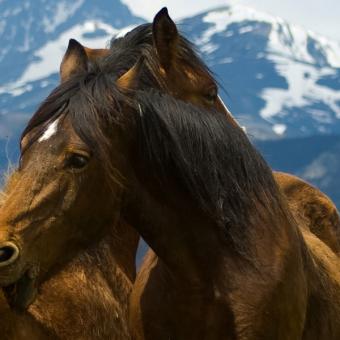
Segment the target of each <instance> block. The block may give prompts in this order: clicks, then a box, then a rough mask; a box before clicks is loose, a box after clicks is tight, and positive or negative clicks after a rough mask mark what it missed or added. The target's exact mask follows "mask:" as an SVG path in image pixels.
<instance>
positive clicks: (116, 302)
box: [0, 42, 139, 340]
mask: <svg viewBox="0 0 340 340" xmlns="http://www.w3.org/2000/svg"><path fill="white" fill-rule="evenodd" d="M72 49H73V45H72V42H71V44H70V46H69V48H68V51H67V52H66V55H65V57H64V59H63V63H62V65H61V79H62V81H63V82H64V81H65V77H66V76H70V75H69V74H68V73H67V65H69V64H70V63H72V56H71V57H70V56H69V55H70V54H71V55H72V52H70V51H72ZM94 52H95V53H94ZM86 53H87V54H88V57H89V58H91V56H93V55H94V54H95V57H96V58H98V57H99V54H100V55H102V51H101V50H90V49H86ZM17 177H18V176H17V175H16V174H14V175H12V176H11V177H10V178H9V180H8V184H7V189H6V191H11V190H12V188H14V187H15V188H17V186H18V184H17ZM13 190H14V189H13ZM4 197H6V195H5V196H4ZM109 224H110V223H109ZM112 224H113V225H115V227H114V228H111V227H112V226H111V225H108V227H107V229H108V230H109V233H108V235H107V236H105V238H103V239H102V240H101V241H100V242H99V243H96V244H94V245H92V246H91V247H89V248H87V249H86V250H84V251H81V252H80V253H79V254H76V256H75V257H74V258H73V259H72V260H71V261H70V262H69V263H67V264H66V267H63V268H62V270H58V269H56V270H55V271H54V272H53V273H50V277H49V279H48V280H47V281H46V282H44V284H43V285H42V286H41V287H40V290H39V294H38V295H36V292H35V287H29V290H28V292H27V288H25V287H24V286H23V285H25V284H27V282H25V280H22V282H21V283H19V284H17V285H16V287H14V286H13V287H10V288H7V298H8V300H9V301H10V303H11V304H12V305H13V307H15V308H14V309H20V310H22V309H24V308H26V307H27V306H28V304H29V303H30V302H33V299H34V298H36V299H35V301H34V303H33V304H32V305H31V306H30V307H29V308H28V310H27V311H25V312H24V313H17V312H16V311H15V310H12V309H10V307H9V306H8V304H7V302H6V301H5V299H4V296H2V294H0V329H1V334H2V338H4V339H10V340H13V339H15V340H19V339H20V340H21V339H54V338H56V339H122V340H123V339H124V340H125V339H128V338H129V337H130V335H129V330H128V327H127V306H128V296H129V293H130V291H131V287H132V283H133V281H134V279H135V264H134V262H135V254H136V249H137V244H138V238H139V237H138V234H137V233H136V231H134V230H133V229H132V228H131V227H129V226H128V225H126V224H124V222H123V221H121V222H120V223H119V224H115V223H112ZM8 246H9V247H8V248H6V247H5V249H3V251H2V253H1V257H3V256H4V257H6V256H8V254H7V253H6V252H8V251H9V252H10V249H11V248H10V246H11V245H10V244H9V245H8ZM14 289H15V290H14ZM25 289H26V291H25ZM13 293H14V294H13ZM27 293H28V294H27Z"/></svg>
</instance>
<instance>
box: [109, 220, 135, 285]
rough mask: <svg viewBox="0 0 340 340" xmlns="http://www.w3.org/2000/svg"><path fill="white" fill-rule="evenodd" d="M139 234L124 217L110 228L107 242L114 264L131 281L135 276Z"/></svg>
mask: <svg viewBox="0 0 340 340" xmlns="http://www.w3.org/2000/svg"><path fill="white" fill-rule="evenodd" d="M138 241H139V235H138V233H137V232H136V230H135V229H134V228H132V227H131V226H130V225H129V224H128V223H127V222H126V221H125V220H124V219H121V220H120V221H119V222H118V224H117V225H115V227H114V228H113V229H111V231H110V234H109V237H108V241H107V242H108V244H109V247H110V252H111V254H112V257H113V258H114V260H115V262H116V265H117V266H118V267H120V268H121V270H122V271H123V272H124V273H125V274H126V275H127V276H128V278H129V279H130V280H131V282H133V281H134V279H135V276H136V265H135V258H136V252H137V247H138Z"/></svg>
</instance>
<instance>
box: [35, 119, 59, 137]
mask: <svg viewBox="0 0 340 340" xmlns="http://www.w3.org/2000/svg"><path fill="white" fill-rule="evenodd" d="M58 122H59V118H58V119H56V120H55V121H54V122H52V123H51V124H50V125H49V126H48V127H47V129H46V131H45V132H44V134H43V135H42V136H41V137H40V138H39V140H38V141H39V142H43V141H44V140H48V139H50V138H51V137H52V136H53V135H54V134H55V133H56V132H57V130H58Z"/></svg>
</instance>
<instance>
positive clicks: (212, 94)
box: [205, 87, 217, 104]
mask: <svg viewBox="0 0 340 340" xmlns="http://www.w3.org/2000/svg"><path fill="white" fill-rule="evenodd" d="M205 99H206V100H207V101H208V102H209V103H211V104H214V103H215V101H216V99H217V89H216V88H215V87H214V88H212V89H210V90H209V92H207V93H206V94H205Z"/></svg>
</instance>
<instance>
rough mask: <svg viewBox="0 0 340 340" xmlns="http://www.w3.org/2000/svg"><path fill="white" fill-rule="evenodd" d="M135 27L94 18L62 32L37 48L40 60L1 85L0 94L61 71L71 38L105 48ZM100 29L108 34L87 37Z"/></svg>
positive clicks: (13, 92)
mask: <svg viewBox="0 0 340 340" xmlns="http://www.w3.org/2000/svg"><path fill="white" fill-rule="evenodd" d="M134 27H135V26H128V27H125V28H124V29H121V30H118V29H116V28H113V27H112V26H110V25H108V24H105V23H102V22H99V21H94V20H89V21H86V22H84V23H82V24H79V25H76V26H73V27H72V28H71V29H69V30H67V31H65V32H64V33H63V34H61V35H60V36H59V37H58V38H57V39H56V40H54V41H51V42H48V43H47V44H46V45H44V46H43V47H42V48H41V49H39V50H37V51H36V53H35V56H36V57H38V58H37V59H38V60H37V61H34V62H32V63H31V64H29V65H28V67H27V68H26V70H25V71H24V72H23V74H22V76H21V77H20V78H19V79H18V80H17V81H15V82H14V83H10V84H8V85H5V86H2V87H0V94H2V93H10V94H12V95H15V93H19V92H18V91H20V89H21V88H22V87H23V86H25V84H27V83H29V82H33V81H36V80H39V79H44V78H47V77H48V76H50V75H52V74H55V73H59V66H60V62H61V60H62V58H63V55H64V53H65V51H66V48H67V43H68V41H69V39H70V38H74V39H77V40H79V41H80V42H81V43H82V44H84V45H85V46H91V48H103V47H105V46H107V43H108V42H109V40H110V39H111V38H112V37H113V36H117V37H119V36H121V35H124V34H125V33H127V32H129V31H130V30H131V29H133V28H134ZM98 29H100V30H102V31H104V32H106V34H105V35H101V36H100V37H95V38H88V37H86V33H92V32H95V31H96V30H98Z"/></svg>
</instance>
